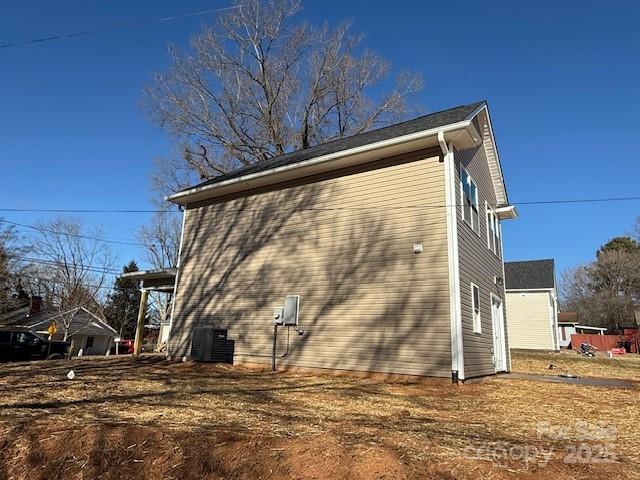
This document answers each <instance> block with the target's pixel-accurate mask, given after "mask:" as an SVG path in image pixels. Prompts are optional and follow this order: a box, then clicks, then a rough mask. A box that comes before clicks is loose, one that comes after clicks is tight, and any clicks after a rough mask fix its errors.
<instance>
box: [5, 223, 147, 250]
mask: <svg viewBox="0 0 640 480" xmlns="http://www.w3.org/2000/svg"><path fill="white" fill-rule="evenodd" d="M0 222H2V223H6V224H9V225H14V226H16V227H22V228H29V229H31V230H35V231H37V232H43V233H54V234H56V235H65V236H67V237H77V238H84V239H87V240H96V241H98V242H103V243H113V244H117V245H131V246H144V245H143V244H142V243H139V242H127V241H125V240H115V239H108V238H100V237H94V236H91V235H82V234H80V233H68V232H60V231H57V230H52V229H49V228H44V227H38V226H36V225H27V224H26V223H18V222H11V221H9V220H4V219H2V218H0Z"/></svg>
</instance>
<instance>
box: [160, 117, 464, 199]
mask: <svg viewBox="0 0 640 480" xmlns="http://www.w3.org/2000/svg"><path fill="white" fill-rule="evenodd" d="M472 119H473V117H469V119H468V120H464V121H462V122H457V123H452V124H450V125H445V126H443V127H438V128H433V129H429V130H422V131H420V132H415V133H411V134H408V135H402V136H400V137H394V138H390V139H387V140H381V141H379V142H374V143H368V144H366V145H360V146H358V147H354V148H350V149H347V150H340V151H338V152H333V153H329V154H326V155H321V156H319V157H313V158H310V159H308V160H303V161H302V162H298V163H293V164H290V165H283V166H281V167H275V168H271V169H269V170H264V171H261V172H256V173H250V174H248V175H243V176H241V177H236V178H231V179H229V180H225V181H222V182H219V183H214V184H212V185H203V186H201V187H194V188H191V189H189V190H185V191H182V192H178V193H175V194H173V195H169V196H168V197H166V200H168V201H170V202H173V203H177V204H180V205H185V204H187V202H188V199H189V197H191V196H193V195H195V194H197V193H201V192H205V191H213V190H218V189H221V188H222V187H225V186H228V185H233V184H239V183H243V182H248V181H250V180H255V179H258V178H262V177H266V176H270V175H274V174H276V173H282V172H286V171H290V170H295V169H299V168H303V167H308V166H312V165H316V164H321V163H326V162H329V161H331V160H336V159H339V158H343V157H349V156H352V155H357V154H359V153H365V152H370V151H374V150H378V149H381V148H384V147H391V146H395V145H399V144H402V143H407V142H410V141H415V140H420V139H426V138H429V137H433V138H434V145H438V142H437V138H436V136H437V135H438V132H443V133H449V132H453V131H456V130H461V129H466V128H467V127H468V126H469V125H470V124H471V120H472ZM196 201H198V200H196Z"/></svg>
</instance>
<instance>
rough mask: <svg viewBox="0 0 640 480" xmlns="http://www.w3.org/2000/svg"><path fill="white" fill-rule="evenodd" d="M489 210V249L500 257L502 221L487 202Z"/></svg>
mask: <svg viewBox="0 0 640 480" xmlns="http://www.w3.org/2000/svg"><path fill="white" fill-rule="evenodd" d="M485 207H486V210H487V247H488V248H489V250H491V251H492V252H493V253H495V254H496V255H498V256H500V220H499V219H498V215H496V212H495V211H494V210H493V208H491V207H490V206H489V204H487V203H486V202H485Z"/></svg>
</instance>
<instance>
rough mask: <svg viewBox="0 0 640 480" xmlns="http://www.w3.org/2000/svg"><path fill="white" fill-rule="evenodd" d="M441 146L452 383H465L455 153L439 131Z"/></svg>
mask: <svg viewBox="0 0 640 480" xmlns="http://www.w3.org/2000/svg"><path fill="white" fill-rule="evenodd" d="M438 143H439V144H440V149H441V150H442V155H443V161H444V180H445V206H446V209H447V210H446V213H445V215H446V219H447V258H448V267H449V317H450V323H451V381H452V382H453V383H458V381H459V380H464V378H465V376H464V351H463V346H462V309H461V306H460V268H459V258H458V218H457V212H458V209H457V208H456V204H457V202H456V175H455V172H456V168H455V162H454V158H453V150H452V149H451V146H450V145H448V144H447V142H446V140H445V138H444V132H443V131H439V132H438Z"/></svg>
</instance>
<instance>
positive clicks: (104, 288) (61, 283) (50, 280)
mask: <svg viewBox="0 0 640 480" xmlns="http://www.w3.org/2000/svg"><path fill="white" fill-rule="evenodd" d="M17 277H19V278H30V279H32V280H40V281H42V282H49V283H56V284H58V285H66V282H64V281H62V280H55V279H52V278H46V277H39V276H37V275H28V274H27V275H25V274H19V275H17ZM80 286H81V287H85V288H96V289H102V290H109V291H112V290H113V291H115V290H128V291H136V292H139V291H140V289H139V288H133V287H117V288H116V287H108V286H106V285H89V284H86V283H82V284H81V285H80Z"/></svg>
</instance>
